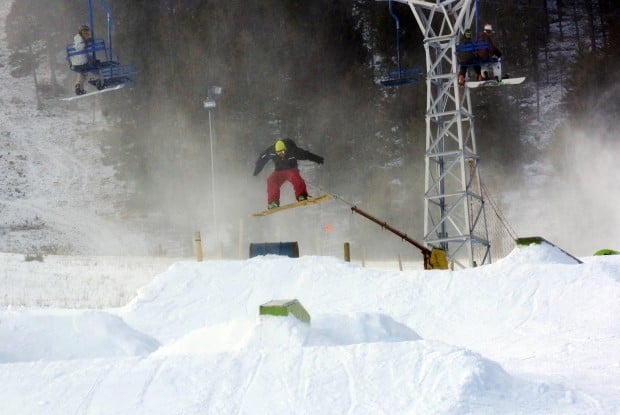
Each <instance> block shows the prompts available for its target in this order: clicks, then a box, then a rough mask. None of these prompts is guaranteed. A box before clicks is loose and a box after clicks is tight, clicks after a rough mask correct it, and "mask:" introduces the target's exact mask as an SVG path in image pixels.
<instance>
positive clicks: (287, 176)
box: [267, 168, 308, 204]
mask: <svg viewBox="0 0 620 415" xmlns="http://www.w3.org/2000/svg"><path fill="white" fill-rule="evenodd" d="M286 181H288V182H291V184H292V185H293V189H295V199H297V197H298V196H299V195H307V194H308V190H307V189H306V182H305V181H304V179H302V178H301V175H300V174H299V169H298V168H293V169H286V170H276V171H274V172H273V173H271V174H270V175H269V177H268V178H267V204H269V203H271V202H279V201H280V187H281V186H282V185H283V184H284V182H286Z"/></svg>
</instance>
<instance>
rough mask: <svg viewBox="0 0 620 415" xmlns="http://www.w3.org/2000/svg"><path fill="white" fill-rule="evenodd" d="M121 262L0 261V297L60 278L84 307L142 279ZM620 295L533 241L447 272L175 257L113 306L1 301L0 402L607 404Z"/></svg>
mask: <svg viewBox="0 0 620 415" xmlns="http://www.w3.org/2000/svg"><path fill="white" fill-rule="evenodd" d="M75 260H76V261H77V263H78V264H81V263H83V262H80V261H84V260H83V259H82V258H75ZM124 261H125V262H124V263H123V262H121V260H120V259H119V260H117V267H118V268H119V269H123V270H124V271H123V272H112V271H111V270H112V269H114V265H112V262H110V261H106V260H105V259H102V260H101V261H92V262H91V263H90V266H89V268H88V270H86V271H85V270H83V269H81V270H80V267H76V266H75V264H74V263H73V260H72V258H70V257H60V258H55V257H48V258H46V259H44V261H43V262H39V261H28V262H26V261H23V256H18V255H11V254H2V255H0V264H1V268H0V269H9V270H10V275H4V277H3V278H2V279H0V290H2V292H7V293H12V294H10V295H12V296H15V297H20V296H21V301H22V303H28V291H29V290H28V287H29V286H37V285H38V286H43V287H49V290H50V291H49V292H50V297H53V296H54V295H58V291H57V290H56V289H55V288H54V284H56V281H57V279H56V278H54V277H53V276H58V275H65V277H66V278H67V279H68V280H70V281H71V283H70V284H67V285H71V286H72V287H73V288H72V289H73V290H76V291H81V292H82V293H83V294H82V299H83V301H84V302H88V301H90V300H92V299H96V298H106V296H105V288H104V287H107V288H108V289H109V293H110V294H109V296H110V297H114V296H116V295H118V291H119V290H120V291H127V290H129V289H128V288H126V289H125V290H123V288H122V287H124V286H127V285H129V286H131V284H132V281H131V280H134V281H135V282H141V281H144V280H150V278H151V276H152V275H149V273H151V272H153V265H150V266H149V265H148V264H147V263H146V262H145V261H144V260H143V259H140V260H136V261H134V262H131V260H130V259H129V258H126V259H124ZM130 264H132V265H130ZM141 269H143V270H144V274H142V275H140V270H141ZM68 270H73V271H72V272H73V274H72V273H71V272H68ZM46 274H47V275H49V276H52V277H46V276H45V275H46ZM80 274H82V275H84V276H85V277H86V276H88V277H87V278H84V280H83V281H84V285H80V277H79V275H80ZM33 275H34V276H35V277H33ZM97 279H105V281H106V283H105V284H104V285H103V286H102V285H95V287H94V289H93V290H92V291H91V288H92V281H95V280H97ZM127 279H129V280H130V281H127ZM20 280H23V281H26V282H24V283H22V284H23V285H22V289H21V294H20V293H16V292H14V291H11V284H12V282H13V281H20ZM66 289H67V290H68V288H66ZM54 293H55V294H54ZM91 296H92V298H91ZM619 298H620V256H605V257H588V258H584V263H583V264H576V263H574V261H573V260H572V259H571V258H570V257H567V256H565V255H564V254H563V253H562V252H561V251H559V250H557V249H556V248H554V247H552V246H549V245H543V246H530V247H522V248H517V249H515V251H513V252H512V253H511V254H510V255H509V256H508V257H507V258H505V259H503V260H501V261H499V262H497V263H495V264H493V265H488V266H484V267H480V268H477V269H470V270H463V271H405V272H399V271H385V270H378V269H371V268H362V267H360V266H358V265H354V264H349V263H346V262H342V261H341V260H338V259H335V258H330V257H313V256H308V257H302V258H300V259H290V258H285V257H276V256H267V257H257V258H253V259H249V260H239V261H207V262H202V263H198V262H194V261H182V262H177V263H174V264H173V265H172V266H171V267H170V268H169V269H168V270H167V271H165V272H163V273H160V274H159V275H157V276H156V277H155V278H154V279H152V281H151V282H149V283H147V284H146V285H144V286H143V287H142V288H140V289H139V290H138V292H137V295H135V298H133V300H131V301H130V302H129V303H128V305H126V306H124V307H120V308H111V309H76V308H54V307H46V308H40V307H15V306H8V307H3V308H2V309H1V310H0V368H1V371H2V376H1V377H0V401H1V402H2V408H3V413H10V414H58V415H65V414H73V413H79V414H149V415H152V414H190V415H191V414H205V413H217V414H291V413H294V414H319V413H320V414H345V413H351V414H380V413H384V414H404V413H407V414H452V415H460V414H470V413H475V414H498V413H502V414H558V415H559V414H562V415H571V414H586V413H587V414H617V413H618V408H620V325H619V323H618V319H617V316H618V315H620V301H618V299H619ZM277 299H298V300H299V301H300V303H301V304H302V305H303V306H304V308H305V309H306V310H307V311H308V313H309V314H310V316H311V323H310V325H307V324H306V323H302V322H300V321H298V320H296V319H295V318H294V317H260V318H259V315H258V309H259V306H260V305H261V304H264V303H266V302H268V301H271V300H277Z"/></svg>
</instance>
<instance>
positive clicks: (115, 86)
mask: <svg viewBox="0 0 620 415" xmlns="http://www.w3.org/2000/svg"><path fill="white" fill-rule="evenodd" d="M125 85H126V84H118V85H114V86H111V87H109V88H104V89H101V90H97V91H92V92H87V93H85V94H82V95H75V96H72V97H67V98H60V100H61V101H74V100H76V99H80V98H86V97H90V96H92V95H97V94H103V93H105V92H110V91H116V90H117V89H121V88H122V87H124V86H125Z"/></svg>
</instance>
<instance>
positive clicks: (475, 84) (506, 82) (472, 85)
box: [465, 76, 525, 88]
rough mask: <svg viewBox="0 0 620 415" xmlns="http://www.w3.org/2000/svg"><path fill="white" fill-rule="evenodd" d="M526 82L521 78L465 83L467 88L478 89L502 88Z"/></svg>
mask: <svg viewBox="0 0 620 415" xmlns="http://www.w3.org/2000/svg"><path fill="white" fill-rule="evenodd" d="M523 81H525V77H524V76H523V77H520V78H504V79H502V80H501V81H497V80H495V79H489V80H488V81H469V82H465V85H466V86H467V88H478V87H479V86H502V85H518V84H521V83H523Z"/></svg>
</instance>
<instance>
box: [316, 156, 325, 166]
mask: <svg viewBox="0 0 620 415" xmlns="http://www.w3.org/2000/svg"><path fill="white" fill-rule="evenodd" d="M323 160H324V159H323V157H321V156H319V157H317V159H316V162H317V163H319V164H323Z"/></svg>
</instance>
